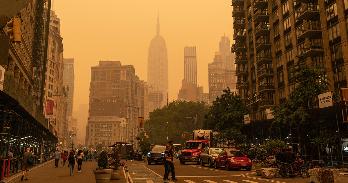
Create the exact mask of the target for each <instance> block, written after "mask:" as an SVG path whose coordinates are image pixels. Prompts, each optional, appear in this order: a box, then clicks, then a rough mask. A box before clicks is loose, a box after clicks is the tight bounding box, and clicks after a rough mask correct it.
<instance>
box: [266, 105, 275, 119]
mask: <svg viewBox="0 0 348 183" xmlns="http://www.w3.org/2000/svg"><path fill="white" fill-rule="evenodd" d="M266 118H267V119H274V115H273V111H272V109H270V108H268V109H266Z"/></svg>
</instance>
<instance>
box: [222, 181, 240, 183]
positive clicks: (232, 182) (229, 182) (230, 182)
mask: <svg viewBox="0 0 348 183" xmlns="http://www.w3.org/2000/svg"><path fill="white" fill-rule="evenodd" d="M223 181H224V182H228V183H238V182H235V181H232V180H223Z"/></svg>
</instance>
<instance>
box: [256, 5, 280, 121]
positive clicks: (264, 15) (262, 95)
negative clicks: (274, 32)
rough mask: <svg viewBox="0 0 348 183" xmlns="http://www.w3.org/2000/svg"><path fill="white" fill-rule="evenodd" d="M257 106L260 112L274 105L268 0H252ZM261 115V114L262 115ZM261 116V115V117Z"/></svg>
mask: <svg viewBox="0 0 348 183" xmlns="http://www.w3.org/2000/svg"><path fill="white" fill-rule="evenodd" d="M253 6H254V9H253V13H254V15H253V19H254V33H255V50H256V71H257V72H256V76H257V89H258V90H257V91H258V97H257V100H258V106H259V111H260V112H261V114H263V113H264V111H265V109H267V108H270V107H272V106H273V105H274V92H275V89H274V82H273V67H272V54H271V53H272V51H271V42H270V25H269V13H268V12H269V11H268V0H254V1H253ZM262 116H263V115H262ZM261 118H263V117H261Z"/></svg>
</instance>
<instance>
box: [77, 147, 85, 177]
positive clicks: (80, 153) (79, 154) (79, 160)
mask: <svg viewBox="0 0 348 183" xmlns="http://www.w3.org/2000/svg"><path fill="white" fill-rule="evenodd" d="M83 156H84V155H83V151H82V150H79V151H78V152H77V157H76V159H77V172H79V173H80V172H81V168H82V161H83Z"/></svg>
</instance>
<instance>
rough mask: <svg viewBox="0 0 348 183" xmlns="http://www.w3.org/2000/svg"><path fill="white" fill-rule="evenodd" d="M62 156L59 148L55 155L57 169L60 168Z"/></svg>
mask: <svg viewBox="0 0 348 183" xmlns="http://www.w3.org/2000/svg"><path fill="white" fill-rule="evenodd" d="M60 156H61V153H60V151H59V149H58V148H57V149H56V152H55V153H54V165H55V167H56V168H58V165H59V159H60Z"/></svg>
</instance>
